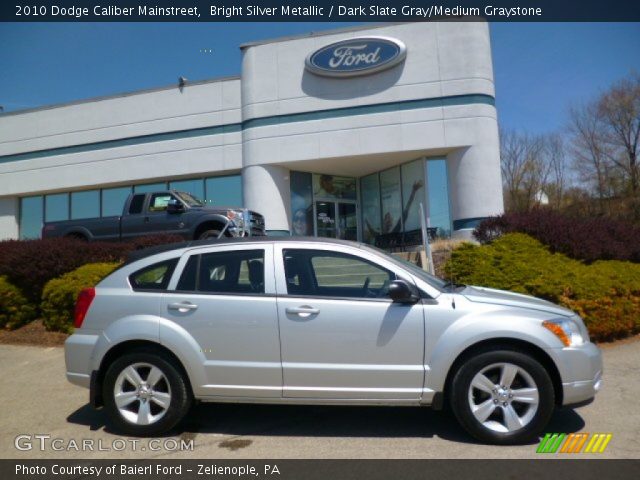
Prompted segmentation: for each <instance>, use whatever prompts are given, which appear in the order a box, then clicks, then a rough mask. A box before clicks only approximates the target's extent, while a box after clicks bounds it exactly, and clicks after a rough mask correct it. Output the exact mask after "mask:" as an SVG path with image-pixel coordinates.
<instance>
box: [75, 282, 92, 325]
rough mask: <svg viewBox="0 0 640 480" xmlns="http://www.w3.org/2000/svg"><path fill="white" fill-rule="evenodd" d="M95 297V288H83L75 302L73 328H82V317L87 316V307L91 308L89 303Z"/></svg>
mask: <svg viewBox="0 0 640 480" xmlns="http://www.w3.org/2000/svg"><path fill="white" fill-rule="evenodd" d="M95 296H96V289H95V288H85V289H84V290H82V291H81V292H80V293H79V294H78V299H77V300H76V309H75V311H74V313H73V326H74V327H76V328H80V327H82V322H84V317H85V316H86V315H87V312H88V311H89V307H90V306H91V302H92V301H93V299H94V298H95Z"/></svg>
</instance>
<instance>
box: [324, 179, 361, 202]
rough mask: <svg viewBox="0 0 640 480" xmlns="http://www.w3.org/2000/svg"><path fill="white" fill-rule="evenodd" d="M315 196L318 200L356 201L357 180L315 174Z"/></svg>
mask: <svg viewBox="0 0 640 480" xmlns="http://www.w3.org/2000/svg"><path fill="white" fill-rule="evenodd" d="M313 196H314V197H315V198H316V199H330V200H334V199H344V200H355V199H356V179H355V178H352V177H337V176H335V175H320V174H317V173H314V174H313Z"/></svg>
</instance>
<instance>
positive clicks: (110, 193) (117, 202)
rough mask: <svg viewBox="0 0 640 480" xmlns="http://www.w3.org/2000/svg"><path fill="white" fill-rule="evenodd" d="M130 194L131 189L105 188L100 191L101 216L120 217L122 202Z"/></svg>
mask: <svg viewBox="0 0 640 480" xmlns="http://www.w3.org/2000/svg"><path fill="white" fill-rule="evenodd" d="M130 194H131V187H118V188H105V189H104V190H102V216H103V217H112V216H116V215H122V209H123V208H124V202H125V201H126V200H127V198H128V197H129V195H130Z"/></svg>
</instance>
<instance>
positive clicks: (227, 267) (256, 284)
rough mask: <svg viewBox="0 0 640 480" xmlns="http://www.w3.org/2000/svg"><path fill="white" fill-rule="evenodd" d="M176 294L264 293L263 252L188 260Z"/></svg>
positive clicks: (240, 252) (203, 255) (251, 251)
mask: <svg viewBox="0 0 640 480" xmlns="http://www.w3.org/2000/svg"><path fill="white" fill-rule="evenodd" d="M176 290H177V291H188V292H201V293H244V294H260V293H264V250H239V251H236V252H229V251H225V252H215V253H205V254H202V255H192V256H191V257H189V260H188V261H187V264H186V265H185V267H184V270H183V272H182V275H181V276H180V280H179V281H178V285H177V287H176Z"/></svg>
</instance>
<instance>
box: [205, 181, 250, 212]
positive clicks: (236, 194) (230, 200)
mask: <svg viewBox="0 0 640 480" xmlns="http://www.w3.org/2000/svg"><path fill="white" fill-rule="evenodd" d="M204 183H205V200H206V203H211V204H213V205H220V206H225V207H242V206H243V202H242V178H241V177H240V175H228V176H224V177H211V178H207V179H206V180H205V182H204Z"/></svg>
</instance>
